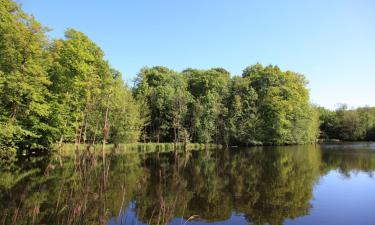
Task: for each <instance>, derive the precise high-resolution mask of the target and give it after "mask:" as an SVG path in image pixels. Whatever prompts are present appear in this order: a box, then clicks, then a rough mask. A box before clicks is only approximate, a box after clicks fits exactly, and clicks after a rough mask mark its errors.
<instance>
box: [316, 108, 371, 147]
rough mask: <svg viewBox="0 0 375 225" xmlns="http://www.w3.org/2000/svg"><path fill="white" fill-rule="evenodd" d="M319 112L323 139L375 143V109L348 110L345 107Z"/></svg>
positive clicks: (320, 109)
mask: <svg viewBox="0 0 375 225" xmlns="http://www.w3.org/2000/svg"><path fill="white" fill-rule="evenodd" d="M319 111H320V121H321V124H320V130H321V138H322V139H338V140H343V141H375V107H361V108H357V109H348V108H347V106H345V105H343V106H341V107H339V108H338V109H337V110H334V111H331V110H327V109H324V108H319Z"/></svg>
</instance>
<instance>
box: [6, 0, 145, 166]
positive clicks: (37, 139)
mask: <svg viewBox="0 0 375 225" xmlns="http://www.w3.org/2000/svg"><path fill="white" fill-rule="evenodd" d="M0 3H1V4H0V40H1V42H0V130H1V132H0V158H1V162H6V163H5V164H7V163H8V162H12V161H14V160H15V153H16V152H17V151H18V153H19V154H21V152H22V154H23V153H24V152H25V150H26V153H28V154H31V153H32V154H34V153H38V151H40V150H43V151H44V150H50V149H51V145H52V144H53V143H56V142H59V145H60V146H61V145H62V143H63V142H75V143H76V144H77V146H78V145H79V144H80V143H81V142H83V143H86V144H94V142H95V141H96V140H97V141H103V140H104V142H103V143H105V140H106V139H110V140H111V141H113V142H116V143H118V142H135V141H137V140H138V138H139V135H140V126H141V125H140V124H141V123H142V121H141V120H140V118H139V117H140V116H139V114H140V112H139V110H140V109H139V108H140V107H139V106H138V104H137V103H136V102H135V101H134V99H133V97H132V94H131V91H130V89H129V88H128V87H127V86H126V85H125V84H124V82H123V81H122V78H121V74H120V73H119V72H117V71H115V70H113V69H112V68H111V67H110V65H109V64H108V62H107V61H106V60H105V59H104V53H103V51H102V50H101V49H100V48H99V47H98V46H97V45H96V44H95V43H94V42H93V41H91V40H90V39H89V38H88V37H87V36H86V35H85V34H83V33H81V32H79V31H76V30H74V29H68V30H67V31H66V32H65V39H57V40H53V41H50V40H48V39H47V37H46V35H45V32H46V29H45V28H44V27H43V26H42V25H40V24H39V23H38V22H37V21H35V19H34V18H33V17H31V16H29V15H27V14H25V13H24V12H23V11H22V10H21V8H20V7H19V6H18V5H17V4H16V3H14V2H13V1H10V0H1V2H0ZM108 115H109V116H108ZM111 128H112V130H111Z"/></svg>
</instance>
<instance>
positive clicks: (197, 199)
mask: <svg viewBox="0 0 375 225" xmlns="http://www.w3.org/2000/svg"><path fill="white" fill-rule="evenodd" d="M106 159H107V161H106V163H105V164H106V165H105V167H103V163H102V159H101V158H95V157H91V156H90V157H88V156H85V157H82V156H81V157H73V156H71V157H65V158H64V159H63V166H62V167H61V166H60V164H59V160H57V159H56V158H54V157H51V158H49V159H46V158H32V159H29V160H27V161H26V162H23V163H22V164H20V165H18V166H16V169H14V171H13V172H1V173H0V188H1V193H0V216H1V217H0V224H110V225H118V224H126V225H131V224H172V225H183V224H195V225H199V224H238V225H240V224H271V225H278V224H302V225H310V224H311V225H313V224H314V225H316V224H320V225H323V224H327V225H328V224H329V225H332V224H338V225H354V224H361V225H374V224H375V179H374V172H375V144H374V143H346V144H331V145H305V146H288V147H256V148H246V149H241V148H234V149H228V150H215V151H202V150H201V151H191V152H189V153H182V152H181V153H173V152H171V153H148V154H144V153H126V154H120V153H116V154H109V155H108V156H107V157H106Z"/></svg>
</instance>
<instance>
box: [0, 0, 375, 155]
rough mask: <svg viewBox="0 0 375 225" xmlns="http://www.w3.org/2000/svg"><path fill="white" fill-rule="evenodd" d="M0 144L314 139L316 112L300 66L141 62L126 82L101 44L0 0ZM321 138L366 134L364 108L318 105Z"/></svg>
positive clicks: (33, 147)
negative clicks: (237, 68)
mask: <svg viewBox="0 0 375 225" xmlns="http://www.w3.org/2000/svg"><path fill="white" fill-rule="evenodd" d="M0 3H1V4H0V20H1V21H0V40H1V42H0V130H1V132H0V152H1V155H2V157H4V158H5V159H11V158H12V157H13V156H14V155H15V154H14V153H15V152H17V151H18V152H21V151H24V150H26V151H27V152H35V151H37V150H49V149H50V148H51V146H52V145H53V144H55V146H62V144H63V143H75V144H76V146H80V145H81V144H87V145H94V144H96V143H101V144H103V145H104V144H105V143H106V142H111V143H114V144H119V143H126V142H136V141H142V142H189V141H190V142H199V143H220V144H232V145H265V144H267V145H282V144H301V143H310V142H314V141H315V140H316V138H317V137H318V135H319V113H318V111H319V110H317V109H316V108H315V107H313V106H312V105H311V104H310V101H309V92H308V89H307V88H306V83H307V82H306V80H305V78H304V76H303V75H301V74H298V73H295V72H292V71H282V70H280V69H279V68H278V67H277V66H273V65H269V66H262V65H261V64H255V65H252V66H249V67H247V68H245V69H244V70H243V73H242V75H241V76H232V75H231V74H230V73H229V72H228V71H226V70H225V69H222V68H212V69H208V70H198V69H191V68H188V69H185V70H183V71H182V72H176V71H173V70H171V69H168V68H165V67H160V66H158V67H152V68H148V67H145V68H143V69H141V71H140V72H139V74H138V76H137V78H136V82H135V85H134V87H133V88H130V87H128V86H127V85H126V84H125V83H124V82H123V80H122V78H121V74H120V73H119V72H118V71H116V70H115V69H113V68H112V67H111V66H110V65H109V63H108V62H107V61H106V60H105V59H104V53H103V51H102V50H101V49H100V48H99V47H98V46H97V45H96V44H95V43H94V42H93V41H92V40H90V39H89V38H88V37H87V36H86V35H85V34H83V33H81V32H79V31H76V30H74V29H68V30H67V31H66V32H65V38H63V39H53V40H50V39H49V38H48V37H47V36H46V32H47V28H45V27H43V26H42V25H41V24H40V23H38V22H37V21H36V20H35V19H34V18H33V17H32V16H29V15H28V14H26V13H24V12H23V11H22V10H21V9H20V7H19V6H18V5H17V4H16V3H14V2H13V1H11V0H0ZM320 114H321V116H320V120H321V121H322V124H321V126H320V128H321V130H322V131H323V132H322V134H321V136H322V137H323V138H337V139H342V140H373V139H374V133H375V131H374V122H373V121H374V120H375V119H374V118H375V116H374V110H373V109H370V108H361V109H358V110H343V109H339V110H337V111H334V112H331V111H327V110H324V109H321V110H320Z"/></svg>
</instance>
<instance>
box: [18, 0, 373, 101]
mask: <svg viewBox="0 0 375 225" xmlns="http://www.w3.org/2000/svg"><path fill="white" fill-rule="evenodd" d="M17 2H19V3H22V5H23V9H24V10H25V11H26V12H28V13H32V14H33V15H34V16H35V17H36V18H37V20H39V21H40V22H41V23H42V24H44V25H45V26H48V27H50V28H52V29H53V31H51V32H50V33H49V35H50V36H51V37H53V38H60V37H63V35H64V30H65V29H66V28H69V27H72V28H75V29H78V30H80V31H82V32H84V33H86V34H87V35H88V36H89V37H90V38H91V39H92V40H93V41H95V42H96V43H97V44H98V45H99V46H100V47H101V48H102V49H103V51H104V52H105V53H106V58H107V59H108V60H109V62H110V63H111V65H112V66H113V67H114V68H116V69H118V70H120V71H121V72H122V73H123V77H124V79H125V80H126V81H128V82H131V81H132V80H133V78H134V77H135V75H136V74H137V73H138V71H139V69H140V68H141V67H143V66H155V65H164V66H167V67H170V68H172V69H175V70H177V71H181V70H183V69H185V68H187V67H193V68H201V69H206V68H211V67H223V68H225V69H227V70H228V71H230V72H231V73H232V74H234V75H240V74H241V72H242V70H243V69H244V68H245V67H246V66H247V65H251V64H254V63H257V62H260V63H263V64H276V65H278V66H279V67H280V68H281V69H283V70H287V69H289V70H293V71H296V72H300V73H303V74H304V75H305V76H306V77H307V79H308V80H309V81H310V83H309V88H310V90H311V100H312V102H313V103H316V104H319V105H322V106H325V107H329V108H335V106H336V105H337V104H338V103H347V104H348V105H349V106H353V107H357V106H363V105H372V106H375V1H371V0H367V1H366V0H352V1H348V0H330V1H327V0H315V1H298V0H294V1H278V0H274V1H260V0H259V1H250V0H241V1H240V0H238V1H237V0H233V1H228V0H159V1H157V0H136V1H130V0H129V1H126V0H106V1H100V0H79V1H78V0H63V1H57V0H48V1H47V0H17Z"/></svg>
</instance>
